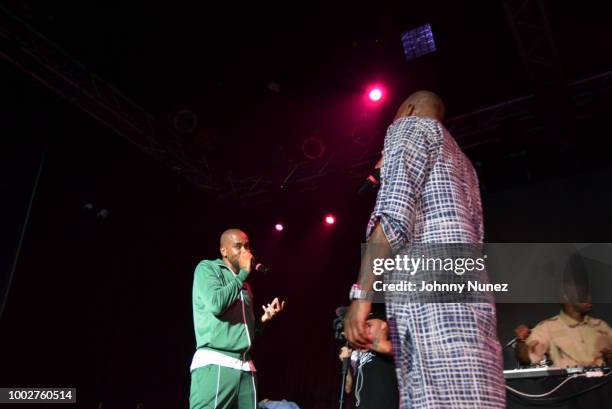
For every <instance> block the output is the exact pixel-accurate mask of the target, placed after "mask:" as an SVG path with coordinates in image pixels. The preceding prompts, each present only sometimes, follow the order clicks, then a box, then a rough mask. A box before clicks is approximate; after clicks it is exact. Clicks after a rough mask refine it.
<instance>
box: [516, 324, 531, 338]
mask: <svg viewBox="0 0 612 409" xmlns="http://www.w3.org/2000/svg"><path fill="white" fill-rule="evenodd" d="M514 334H515V335H516V337H517V338H518V339H519V341H525V340H526V339H527V338H528V337H529V334H531V330H530V329H529V328H528V327H527V325H519V326H518V327H516V328H515V329H514Z"/></svg>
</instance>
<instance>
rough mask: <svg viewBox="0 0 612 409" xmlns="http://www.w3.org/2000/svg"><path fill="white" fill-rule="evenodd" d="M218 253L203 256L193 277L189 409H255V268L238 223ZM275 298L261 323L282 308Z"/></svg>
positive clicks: (223, 235)
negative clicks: (250, 281)
mask: <svg viewBox="0 0 612 409" xmlns="http://www.w3.org/2000/svg"><path fill="white" fill-rule="evenodd" d="M220 251H221V256H222V258H221V259H217V260H203V261H201V262H200V263H199V264H198V265H197V267H196V269H195V276H194V280H193V322H194V327H195V336H196V347H197V349H196V352H195V354H194V356H193V360H192V362H191V368H190V369H191V393H190V396H189V407H190V408H191V409H204V408H206V409H209V408H210V409H216V408H220V409H234V408H236V409H247V408H248V409H256V408H257V389H256V378H255V366H254V365H253V362H252V361H251V357H250V349H251V343H252V340H253V335H254V333H255V324H256V323H255V315H254V313H253V305H252V299H253V295H252V293H251V288H250V286H249V284H248V283H247V282H246V279H247V277H248V276H249V274H250V273H251V271H252V270H254V268H253V267H252V263H253V254H252V253H251V250H250V246H249V238H248V237H247V235H246V234H245V233H244V232H243V231H241V230H238V229H229V230H226V231H225V232H224V233H223V234H222V235H221V240H220ZM284 304H285V303H284V301H283V302H282V303H281V302H279V300H278V298H275V299H274V301H272V302H271V303H269V304H267V305H266V306H263V310H264V314H263V315H262V316H261V319H260V321H261V323H262V324H265V323H266V322H268V321H270V320H271V319H272V318H273V317H274V316H275V315H276V314H278V313H279V312H280V311H282V309H283V307H284Z"/></svg>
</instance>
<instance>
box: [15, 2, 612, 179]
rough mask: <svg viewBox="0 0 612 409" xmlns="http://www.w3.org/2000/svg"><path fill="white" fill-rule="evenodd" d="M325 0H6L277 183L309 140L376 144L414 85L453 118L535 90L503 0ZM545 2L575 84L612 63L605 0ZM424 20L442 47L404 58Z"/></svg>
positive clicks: (244, 166)
mask: <svg viewBox="0 0 612 409" xmlns="http://www.w3.org/2000/svg"><path fill="white" fill-rule="evenodd" d="M323 3H324V2H318V3H317V2H313V3H300V4H295V3H288V2H285V3H283V4H258V5H257V7H254V6H252V5H251V6H242V5H237V4H233V3H227V4H221V5H215V6H214V7H213V6H211V5H209V4H208V3H206V4H205V3H202V2H184V1H174V2H172V3H167V2H162V3H158V4H151V3H145V2H121V3H118V4H109V2H102V1H98V2H69V3H65V2H62V3H61V4H58V3H56V2H53V3H49V2H17V1H12V2H9V3H8V4H10V8H11V10H12V11H13V12H15V14H17V15H19V16H22V17H24V18H25V19H26V21H28V22H29V24H31V25H32V26H33V27H34V28H35V29H37V30H38V31H40V32H41V33H42V34H44V35H45V36H46V37H47V38H49V39H50V40H52V41H54V42H55V43H57V44H58V45H59V46H60V47H62V48H63V49H65V50H66V51H67V52H68V53H69V54H70V55H72V56H73V57H75V58H76V59H77V60H79V61H81V62H83V63H84V64H85V65H86V66H87V67H89V68H90V69H91V70H92V71H95V72H96V73H97V74H98V75H99V76H100V77H102V78H104V79H106V80H108V81H109V82H110V83H112V84H114V85H116V86H117V87H118V88H119V89H120V90H122V91H123V92H125V93H126V94H127V95H129V96H130V97H131V98H133V99H134V100H135V101H136V102H138V103H139V104H141V105H142V106H143V107H144V108H145V109H146V110H148V111H150V112H152V113H154V114H155V115H156V116H158V117H159V118H161V119H162V120H164V121H167V122H168V124H169V125H172V120H173V116H172V115H173V114H175V113H176V112H178V111H180V110H185V109H187V110H191V111H193V112H194V113H195V114H196V116H197V119H198V127H197V129H196V130H195V131H194V132H191V133H186V134H184V135H182V138H185V141H186V142H185V146H186V147H187V149H189V150H190V151H191V155H195V156H199V155H200V156H202V157H205V158H206V159H207V160H209V161H211V162H212V163H213V164H216V165H217V166H219V167H220V168H222V169H223V170H224V172H229V173H232V174H237V175H241V176H249V175H254V174H257V173H258V172H267V173H268V174H272V175H273V180H275V181H277V182H278V183H282V180H283V179H284V178H285V177H287V174H288V172H291V166H292V164H294V163H296V162H299V161H302V160H304V159H305V158H304V156H303V152H302V149H301V147H302V143H303V141H304V140H305V139H306V138H308V137H316V138H318V139H320V140H321V141H322V142H323V143H324V145H325V147H326V151H325V155H331V154H333V152H335V151H336V150H338V149H342V148H346V147H347V146H350V145H351V144H355V143H357V144H361V145H365V146H366V148H367V149H369V150H370V151H373V152H376V151H377V150H379V149H380V147H381V145H382V139H383V135H384V131H385V128H386V126H387V125H388V123H389V120H390V119H391V118H392V115H393V113H394V110H395V109H396V107H397V105H398V104H399V103H400V102H401V100H402V99H403V98H405V97H406V96H407V95H408V94H410V93H411V92H413V91H415V90H418V89H423V88H426V89H431V90H434V91H436V92H437V93H439V94H440V95H442V96H443V98H444V99H445V101H446V102H447V105H448V115H449V116H450V117H453V116H457V115H460V114H465V113H469V112H471V111H474V110H476V109H479V108H483V107H486V106H489V105H492V104H494V103H498V102H501V101H505V100H508V99H512V98H517V97H521V96H524V95H528V94H530V93H531V92H532V91H531V89H532V84H531V83H530V81H529V76H528V73H527V69H526V67H525V65H524V64H523V62H522V61H521V57H520V53H519V48H518V46H517V43H516V41H515V39H514V37H513V34H512V30H511V29H510V25H509V23H508V18H507V15H506V12H505V10H504V7H503V2H502V1H501V0H499V1H491V0H489V1H429V2H422V3H419V4H418V5H417V4H415V3H412V2H405V1H404V2H400V1H393V2H348V1H342V2H335V3H332V4H327V3H325V4H323ZM514 3H517V2H516V1H515V2H514ZM587 3H588V4H587ZM542 4H544V5H546V14H547V16H548V18H549V21H550V33H551V35H552V37H553V40H554V42H555V44H556V47H557V49H558V53H559V56H560V60H561V65H562V66H561V69H562V71H563V73H564V74H565V78H566V79H567V80H568V81H569V80H574V79H579V78H582V77H586V76H589V75H593V74H597V73H600V72H604V71H607V70H610V69H611V68H612V28H611V25H610V20H611V19H610V17H609V16H610V14H609V13H607V12H606V10H605V9H604V8H605V6H604V5H603V2H586V3H584V4H583V3H581V8H580V9H577V8H576V7H575V5H571V4H568V3H566V2H558V1H557V2H554V1H543V2H542ZM424 23H430V24H431V26H432V29H433V32H434V37H435V40H436V43H437V47H438V50H437V52H435V53H433V54H429V55H426V56H423V57H420V58H419V59H417V60H414V61H410V62H408V61H406V60H405V58H404V55H403V50H402V46H401V41H400V34H401V33H402V32H403V31H406V30H409V29H412V28H414V27H417V26H419V25H421V24H424ZM271 82H274V83H275V84H277V85H278V86H279V89H277V90H276V91H272V90H271V89H270V87H269V84H270V83H271ZM373 82H379V83H382V84H384V85H385V86H386V88H387V92H388V94H387V96H386V99H385V100H384V101H383V103H381V104H380V105H379V106H377V107H375V108H373V107H371V106H367V104H364V101H363V94H364V90H365V89H366V87H367V86H368V85H369V84H372V83H373ZM277 91H279V92H277ZM348 164H349V163H347V164H346V165H348Z"/></svg>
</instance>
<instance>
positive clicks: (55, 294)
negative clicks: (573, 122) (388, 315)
mask: <svg viewBox="0 0 612 409" xmlns="http://www.w3.org/2000/svg"><path fill="white" fill-rule="evenodd" d="M9 80H11V81H24V79H23V78H21V77H19V76H17V75H14V76H13V77H11V78H9ZM31 95H32V94H28V97H25V96H23V94H20V95H12V96H11V97H10V99H9V101H11V104H14V106H13V107H12V108H13V109H12V110H11V111H10V112H11V113H12V114H11V115H12V116H13V117H14V118H13V119H12V120H11V121H9V122H5V123H9V124H10V126H8V127H7V129H6V130H5V132H4V133H3V135H5V138H4V139H7V140H8V139H10V140H11V141H13V143H14V149H13V152H16V153H15V154H14V155H16V156H15V158H14V160H13V162H14V163H15V164H16V165H15V166H14V167H11V168H10V169H8V170H7V171H5V174H3V175H2V179H1V180H3V181H4V182H3V183H2V189H3V190H2V193H3V196H2V199H3V200H2V214H3V218H4V219H3V220H12V223H13V227H11V228H7V229H6V230H5V229H3V230H2V234H3V244H4V243H7V244H6V247H4V245H3V254H2V257H3V259H2V267H3V269H5V266H8V265H10V263H11V260H12V258H11V257H12V256H14V252H13V253H12V252H11V249H13V250H14V248H15V245H16V243H17V239H18V230H19V223H21V222H22V221H23V216H24V209H25V208H24V206H25V205H26V204H27V200H28V197H29V189H31V186H32V182H33V175H34V174H35V171H36V166H38V159H39V158H40V153H41V152H42V151H43V150H44V148H45V146H47V147H48V149H47V158H46V161H45V165H44V171H43V174H42V178H41V183H40V186H39V189H38V192H37V196H36V200H35V203H34V207H33V212H32V217H31V220H30V226H29V229H28V231H27V235H26V240H25V242H24V246H23V250H22V253H21V257H20V259H19V263H18V265H17V270H16V275H15V279H14V282H13V286H12V288H11V292H10V297H9V299H8V303H7V309H6V311H5V315H4V316H3V317H2V322H1V325H2V330H1V333H2V336H1V337H0V362H2V370H1V371H0V385H2V386H70V387H76V388H78V399H79V404H78V406H79V407H83V408H98V407H99V404H100V402H103V406H102V407H103V408H135V407H136V405H137V404H138V403H143V404H144V405H145V406H144V407H145V408H160V409H168V408H183V407H186V405H187V401H188V393H189V373H188V366H189V362H190V359H191V355H192V353H193V350H194V335H193V329H192V317H191V285H192V275H193V268H194V267H195V265H196V264H197V262H198V261H199V260H201V259H203V258H213V257H217V253H218V236H219V234H220V233H221V232H222V230H223V229H225V228H227V227H242V228H243V229H245V230H246V231H247V232H248V233H249V234H250V235H251V239H252V242H253V245H254V249H255V252H256V254H257V256H258V257H259V258H260V259H261V260H262V261H265V262H266V263H268V264H269V265H270V266H272V267H273V272H272V273H270V274H268V275H267V276H259V277H257V276H254V277H253V287H254V291H255V297H256V299H255V304H256V308H257V309H260V305H261V304H263V303H265V302H269V301H270V300H271V299H272V298H273V297H274V296H279V297H281V298H283V299H286V300H287V306H286V311H284V312H283V314H282V315H281V316H279V317H278V319H276V320H275V321H274V322H272V323H271V324H270V325H269V327H268V328H266V330H265V332H264V333H263V334H262V335H261V337H260V338H259V339H257V341H256V352H255V360H256V364H257V367H258V369H259V381H260V397H261V398H264V397H267V398H271V399H282V398H286V399H288V400H294V401H296V402H298V403H299V404H300V405H301V407H302V408H329V407H335V402H336V400H337V397H338V391H339V382H340V379H339V370H340V368H339V366H340V363H339V361H338V359H337V353H338V350H339V347H340V344H338V343H337V342H336V341H335V340H334V339H333V331H332V321H333V319H334V310H335V308H336V307H338V306H340V305H344V304H346V303H347V301H346V300H347V295H348V294H347V293H348V289H349V287H350V285H351V284H352V282H353V281H354V280H355V276H356V271H357V267H358V264H359V251H360V247H359V246H360V243H361V241H362V239H363V234H364V230H365V225H366V222H367V218H368V213H369V211H370V209H371V207H372V203H373V199H374V198H373V197H372V196H370V197H365V198H364V197H359V196H358V195H356V193H355V191H356V189H357V187H358V186H353V185H350V184H346V183H340V181H336V180H333V178H332V179H331V180H330V181H329V185H324V186H322V187H321V189H320V190H318V191H316V192H313V193H311V194H300V195H283V196H278V197H275V200H274V201H273V202H272V203H271V204H269V205H266V206H263V207H259V208H257V209H250V208H248V207H243V206H241V205H240V204H238V203H218V202H214V201H211V200H210V199H208V198H206V197H205V196H203V195H202V194H201V193H200V192H198V191H197V190H195V189H194V188H193V187H191V186H190V185H188V184H187V183H186V182H184V181H183V180H181V179H180V178H178V177H176V176H175V175H173V174H172V173H170V172H169V171H168V170H167V169H166V168H164V167H163V166H161V165H160V164H158V163H156V162H155V161H153V160H150V159H149V158H148V157H146V156H144V155H143V154H142V153H141V152H140V151H138V150H136V149H135V148H133V147H132V146H130V145H128V144H127V143H125V142H124V141H123V140H122V139H120V138H119V137H118V136H116V135H114V134H112V133H111V132H109V131H107V130H105V129H102V128H100V127H99V126H98V125H97V124H96V123H94V122H93V121H91V120H90V119H89V118H87V117H84V116H83V115H81V114H80V113H79V112H77V111H76V110H74V109H72V108H71V107H69V106H67V105H65V104H64V103H62V102H57V101H55V100H54V99H53V98H51V97H50V96H49V95H47V94H45V93H44V92H39V93H37V94H36V98H32V97H31ZM43 117H44V118H48V120H47V122H45V125H44V126H40V124H41V123H42V122H41V121H38V120H37V118H43ZM33 118H34V119H33ZM37 124H38V125H37ZM3 143H4V142H3ZM6 152H8V151H6ZM3 153H4V152H3ZM611 177H612V171H610V170H605V169H602V170H600V171H597V172H591V173H585V174H578V175H574V176H572V177H568V178H566V179H551V180H547V181H543V182H541V183H539V184H527V185H525V186H523V187H517V188H514V189H511V190H504V191H496V192H487V191H485V192H484V206H485V216H486V226H487V237H488V240H489V241H497V242H504V241H505V242H513V241H514V242H516V241H518V242H539V241H610V233H609V232H610V231H611V227H612V218H610V217H609V216H608V209H609V208H610V204H611V198H610V192H611V191H612V190H611V189H610V180H611ZM9 182H10V183H9ZM328 211H331V212H334V213H335V214H336V215H337V216H338V223H337V225H336V226H334V228H328V227H326V226H324V225H322V223H321V219H322V217H323V215H324V214H325V213H326V212H328ZM278 219H282V220H284V222H285V225H286V230H285V231H284V232H283V233H282V234H281V235H278V234H276V233H275V232H274V231H273V225H274V223H275V222H276V221H277V220H278ZM3 273H4V271H3ZM557 308H558V307H557V306H550V305H535V306H516V305H500V306H499V316H500V335H501V339H502V340H507V339H509V338H511V332H512V328H513V327H514V326H516V325H517V324H518V323H522V322H524V323H526V324H529V325H533V324H535V323H536V322H537V321H539V320H540V319H544V318H546V317H548V316H550V315H552V314H554V313H555V312H556V310H557ZM595 313H596V315H598V316H601V317H602V318H605V319H606V320H608V321H609V322H612V314H611V313H610V306H606V305H598V306H596V311H595Z"/></svg>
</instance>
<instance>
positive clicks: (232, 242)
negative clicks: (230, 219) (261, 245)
mask: <svg viewBox="0 0 612 409" xmlns="http://www.w3.org/2000/svg"><path fill="white" fill-rule="evenodd" d="M250 249H251V245H250V243H249V237H248V236H247V235H246V233H245V232H243V231H242V230H240V229H228V230H226V231H224V232H223V234H222V235H221V238H220V239H219V250H220V252H221V256H222V257H223V262H224V263H225V265H227V266H228V267H229V268H230V269H231V270H232V271H233V272H237V271H238V270H240V255H241V254H242V253H244V252H250V251H251V250H250Z"/></svg>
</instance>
